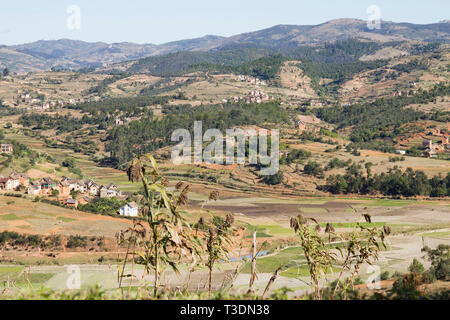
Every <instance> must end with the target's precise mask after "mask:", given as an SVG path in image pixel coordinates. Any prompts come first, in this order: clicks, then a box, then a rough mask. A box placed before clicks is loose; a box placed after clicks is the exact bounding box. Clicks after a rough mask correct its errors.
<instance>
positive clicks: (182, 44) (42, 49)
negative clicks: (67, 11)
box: [0, 19, 450, 73]
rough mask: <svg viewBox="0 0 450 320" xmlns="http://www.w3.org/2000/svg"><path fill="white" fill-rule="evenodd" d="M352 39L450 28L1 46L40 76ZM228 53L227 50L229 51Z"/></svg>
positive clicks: (360, 27)
mask: <svg viewBox="0 0 450 320" xmlns="http://www.w3.org/2000/svg"><path fill="white" fill-rule="evenodd" d="M350 38H355V39H363V40H371V41H377V42H389V41H426V42H444V43H449V42H450V23H448V21H447V20H446V21H442V22H439V23H433V24H427V25H420V24H412V23H394V22H387V21H382V23H381V29H379V30H377V29H375V30H369V29H368V28H367V23H366V21H364V20H357V19H337V20H332V21H328V22H325V23H322V24H319V25H307V26H302V25H277V26H274V27H271V28H267V29H263V30H259V31H255V32H248V33H243V34H239V35H235V36H231V37H220V36H214V35H208V36H204V37H201V38H196V39H187V40H180V41H174V42H169V43H165V44H161V45H155V44H135V43H129V42H121V43H113V44H108V43H104V42H95V43H88V42H84V41H79V40H69V39H61V40H51V41H45V40H40V41H36V42H32V43H27V44H22V45H14V46H0V67H1V68H4V67H8V68H10V69H11V70H12V71H13V72H19V73H24V72H37V71H45V70H49V69H50V68H51V67H57V68H67V69H80V68H85V67H90V66H93V67H101V66H106V65H111V64H115V63H119V62H124V61H130V60H139V59H142V58H146V57H151V56H161V55H166V54H170V53H175V52H180V51H187V52H197V51H202V52H213V51H220V50H224V48H225V49H226V48H230V47H231V48H232V47H233V46H254V47H260V48H277V49H279V48H295V47H297V46H301V45H317V44H321V43H325V42H334V41H337V40H346V39H350ZM226 50H228V49H226Z"/></svg>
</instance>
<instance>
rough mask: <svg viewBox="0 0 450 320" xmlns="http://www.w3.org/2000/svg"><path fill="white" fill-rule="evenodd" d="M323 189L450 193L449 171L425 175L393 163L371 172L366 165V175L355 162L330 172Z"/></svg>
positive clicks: (389, 193) (411, 194) (397, 193)
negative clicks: (340, 172) (344, 169)
mask: <svg viewBox="0 0 450 320" xmlns="http://www.w3.org/2000/svg"><path fill="white" fill-rule="evenodd" d="M322 189H324V190H326V191H328V192H331V193H334V194H348V193H354V194H361V195H365V194H382V195H385V196H403V197H414V196H431V197H445V196H450V173H449V174H447V176H445V177H443V176H441V175H437V176H434V177H432V178H428V177H427V175H426V174H425V173H424V172H423V171H421V170H413V169H411V168H408V169H406V171H404V172H403V171H402V170H400V169H399V168H397V167H395V168H393V169H390V170H389V171H388V172H386V173H384V172H383V173H381V174H376V175H372V174H371V172H370V166H366V175H364V174H363V171H362V170H360V169H358V167H357V166H350V167H349V168H348V169H347V172H346V173H345V174H344V175H331V176H329V177H328V179H327V184H326V185H325V186H323V187H322Z"/></svg>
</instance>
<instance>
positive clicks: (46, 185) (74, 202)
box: [0, 173, 139, 217]
mask: <svg viewBox="0 0 450 320" xmlns="http://www.w3.org/2000/svg"><path fill="white" fill-rule="evenodd" d="M20 188H22V189H24V190H26V193H27V194H28V195H30V196H34V197H37V196H52V195H57V196H58V198H59V199H60V200H61V201H62V202H63V203H64V204H65V205H67V206H69V207H74V208H76V207H78V205H79V204H86V203H89V202H90V201H91V200H92V197H99V198H114V197H115V198H118V199H119V200H126V199H127V198H128V196H127V195H123V194H122V192H121V191H120V189H119V188H118V187H117V186H116V185H115V184H113V183H111V184H109V185H108V186H104V185H99V184H97V183H95V182H94V181H93V180H87V181H81V180H75V179H69V178H66V177H64V178H63V179H62V180H61V181H59V182H57V181H55V180H54V179H52V178H49V177H47V178H43V179H37V180H33V181H30V179H29V178H28V176H27V175H26V174H21V173H12V174H11V175H10V176H9V177H3V176H0V191H14V190H19V189H20ZM74 191H75V192H79V193H80V197H78V198H77V199H74V198H73V197H72V194H73V192H74ZM138 210H139V208H138V206H137V204H136V203H134V202H132V203H129V204H127V205H125V206H124V207H122V208H121V209H120V214H121V215H124V216H131V217H137V216H138V214H139V212H138Z"/></svg>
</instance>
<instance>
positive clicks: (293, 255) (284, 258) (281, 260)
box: [242, 247, 305, 273]
mask: <svg viewBox="0 0 450 320" xmlns="http://www.w3.org/2000/svg"><path fill="white" fill-rule="evenodd" d="M297 262H298V263H302V262H305V258H304V257H303V254H302V249H301V248H300V247H292V248H287V249H283V250H281V251H280V252H279V253H277V254H275V255H273V256H269V257H261V258H258V259H257V260H256V270H257V271H258V272H259V273H273V272H274V270H276V269H277V268H278V267H280V266H281V265H289V264H292V263H294V264H295V263H297ZM250 272H251V263H250V262H248V263H246V264H245V266H244V267H243V269H242V273H250Z"/></svg>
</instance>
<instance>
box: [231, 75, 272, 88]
mask: <svg viewBox="0 0 450 320" xmlns="http://www.w3.org/2000/svg"><path fill="white" fill-rule="evenodd" d="M237 80H238V81H241V82H248V83H251V84H254V85H255V86H266V85H267V83H266V82H265V81H264V80H261V79H258V78H256V77H252V76H245V75H239V76H238V77H237Z"/></svg>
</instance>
